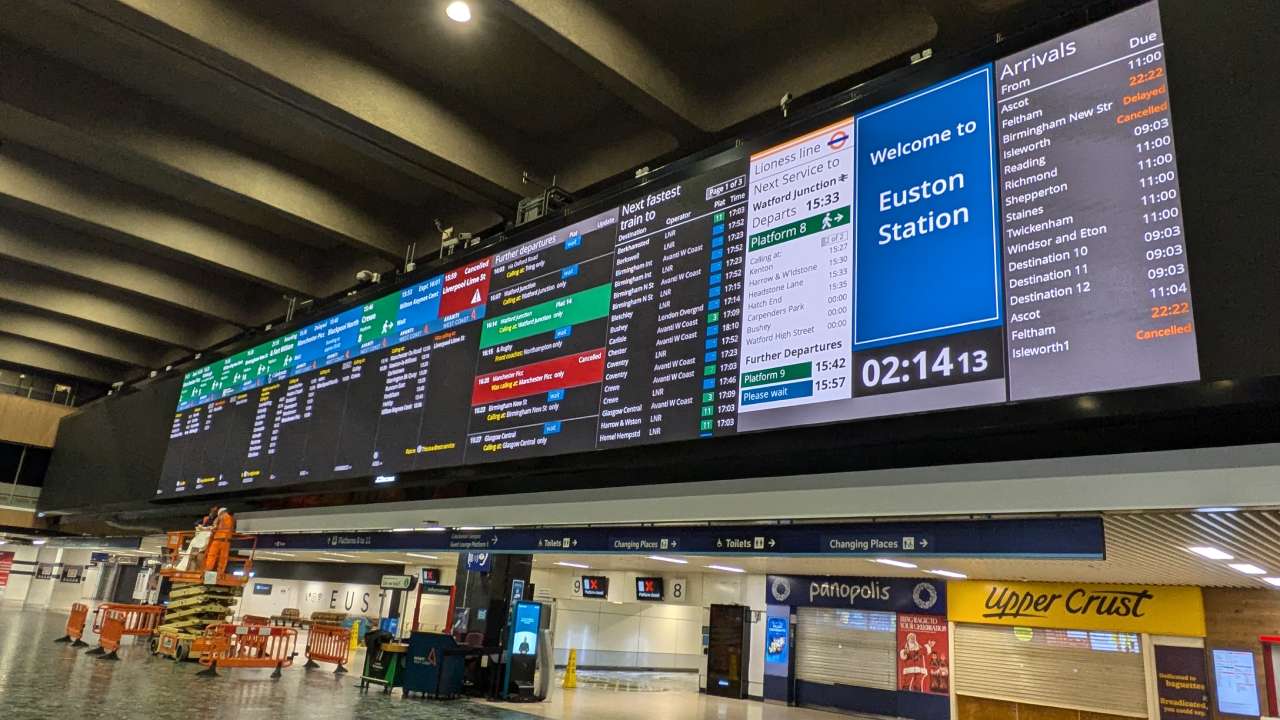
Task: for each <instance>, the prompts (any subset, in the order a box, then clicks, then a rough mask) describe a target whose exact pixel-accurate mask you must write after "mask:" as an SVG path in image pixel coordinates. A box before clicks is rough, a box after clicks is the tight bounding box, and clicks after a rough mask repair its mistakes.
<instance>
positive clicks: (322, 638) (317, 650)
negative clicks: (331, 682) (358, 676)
mask: <svg viewBox="0 0 1280 720" xmlns="http://www.w3.org/2000/svg"><path fill="white" fill-rule="evenodd" d="M306 654H307V664H306V665H305V666H304V667H306V668H307V669H308V670H310V669H312V668H318V667H320V666H319V665H317V664H316V661H317V660H318V661H320V662H327V663H333V664H335V665H337V666H338V669H337V670H334V671H333V673H334V674H335V675H337V674H340V673H344V672H346V671H347V668H346V667H344V666H345V665H346V664H347V662H348V661H349V660H350V659H351V631H350V630H348V629H346V628H344V627H342V626H341V625H312V626H311V631H310V632H309V633H307V650H306Z"/></svg>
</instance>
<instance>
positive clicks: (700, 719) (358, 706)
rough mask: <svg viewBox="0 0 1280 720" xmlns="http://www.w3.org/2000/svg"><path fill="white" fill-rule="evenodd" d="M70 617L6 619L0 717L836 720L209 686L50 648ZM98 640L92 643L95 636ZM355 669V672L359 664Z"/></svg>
mask: <svg viewBox="0 0 1280 720" xmlns="http://www.w3.org/2000/svg"><path fill="white" fill-rule="evenodd" d="M65 621H66V616H65V615H64V614H62V613H49V612H43V611H37V610H14V609H2V610H0V718H3V719H4V720H36V719H37V718H38V719H39V720H47V719H48V718H55V719H56V720H79V719H80V718H90V719H92V720H153V719H160V718H164V719H168V718H193V719H198V720H222V719H224V718H225V719H227V720H230V719H232V718H235V719H237V720H292V719H294V718H296V719H297V720H338V719H341V720H347V719H348V718H350V719H352V720H400V719H402V718H431V719H432V720H532V719H533V718H552V719H554V720H632V719H633V718H634V719H635V720H653V719H654V718H663V720H704V719H710V718H715V719H716V720H775V719H776V720H817V719H819V718H821V719H823V720H831V718H832V717H837V716H832V715H828V714H826V713H816V712H808V711H797V710H788V709H786V708H779V707H776V706H772V705H764V704H762V703H758V702H749V701H726V700H719V699H715V698H708V697H707V696H705V695H700V694H698V693H697V689H696V676H678V675H677V676H650V677H643V676H642V675H640V674H630V673H629V674H626V675H625V676H622V677H621V678H617V679H618V682H617V685H616V686H617V690H614V689H612V688H613V687H614V684H613V683H612V682H611V679H612V678H610V677H609V676H606V675H599V674H586V677H585V679H586V680H587V682H585V683H584V684H583V687H581V688H579V689H577V690H570V691H564V690H559V689H557V690H556V692H555V694H554V696H553V697H552V699H551V700H550V701H549V702H544V703H537V704H525V705H515V704H494V703H479V702H468V701H457V702H451V703H435V702H430V701H423V700H417V699H413V700H406V699H404V698H402V697H401V696H400V695H399V693H396V694H392V695H384V694H382V693H381V692H377V691H374V692H370V693H361V692H360V691H358V690H357V689H356V688H355V686H354V685H355V682H354V679H353V678H352V677H351V676H349V675H348V676H345V677H341V678H338V677H335V676H334V675H332V674H331V673H329V672H326V671H313V672H310V673H308V672H305V671H304V670H303V669H302V667H301V665H296V666H294V667H292V668H289V669H287V670H285V672H284V677H283V678H281V679H280V680H271V679H270V678H269V677H268V675H269V674H270V671H268V670H235V671H224V672H223V674H222V676H221V677H217V678H200V677H196V672H197V671H198V670H200V667H199V666H198V665H194V664H190V663H183V664H177V663H174V662H172V661H169V660H165V659H162V658H156V657H152V656H151V654H150V653H149V652H148V650H147V647H146V646H145V645H143V644H141V643H138V644H131V641H129V640H126V646H125V647H124V648H122V650H121V652H120V657H121V659H120V661H119V662H109V661H101V660H97V659H95V658H93V657H91V656H87V655H85V654H84V653H83V652H82V651H79V650H76V649H73V648H71V647H70V646H68V645H59V644H55V643H54V642H53V640H54V638H57V637H58V636H60V635H62V634H63V624H64V623H65ZM85 639H86V640H90V641H92V640H93V638H89V637H86V638H85ZM353 664H355V663H353Z"/></svg>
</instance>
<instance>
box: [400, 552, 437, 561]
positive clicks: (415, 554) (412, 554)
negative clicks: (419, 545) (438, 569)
mask: <svg viewBox="0 0 1280 720" xmlns="http://www.w3.org/2000/svg"><path fill="white" fill-rule="evenodd" d="M405 555H408V556H409V557H416V558H426V559H427V560H439V559H440V557H439V556H438V555H423V554H422V553H405Z"/></svg>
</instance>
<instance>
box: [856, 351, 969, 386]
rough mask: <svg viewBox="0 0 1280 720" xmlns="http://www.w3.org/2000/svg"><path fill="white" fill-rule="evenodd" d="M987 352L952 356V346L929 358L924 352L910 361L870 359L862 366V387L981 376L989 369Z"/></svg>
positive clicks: (903, 359) (892, 356)
mask: <svg viewBox="0 0 1280 720" xmlns="http://www.w3.org/2000/svg"><path fill="white" fill-rule="evenodd" d="M987 367H988V362H987V351H986V350H970V351H966V352H962V353H959V354H957V355H955V356H954V358H953V357H952V354H951V347H950V346H947V345H944V346H942V347H941V348H939V349H938V351H937V354H936V355H934V356H933V357H932V358H930V355H929V351H928V350H921V351H920V352H918V353H916V354H915V355H914V356H912V357H909V358H899V357H898V356H896V355H888V356H885V357H882V358H871V359H869V360H867V361H866V362H864V363H862V384H863V386H864V387H868V388H873V387H877V386H880V385H896V384H898V383H905V382H910V381H911V380H912V379H918V380H919V381H920V382H921V383H924V382H927V381H929V380H930V379H932V378H933V377H934V376H942V377H951V375H952V373H959V374H960V375H970V374H980V373H983V372H985V371H986V370H987Z"/></svg>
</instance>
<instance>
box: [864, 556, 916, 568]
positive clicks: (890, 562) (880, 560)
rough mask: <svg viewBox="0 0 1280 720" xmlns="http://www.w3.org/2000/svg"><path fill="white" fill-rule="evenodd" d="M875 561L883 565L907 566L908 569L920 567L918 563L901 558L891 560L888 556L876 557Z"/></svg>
mask: <svg viewBox="0 0 1280 720" xmlns="http://www.w3.org/2000/svg"><path fill="white" fill-rule="evenodd" d="M873 562H878V563H880V564H881V565H892V566H893V567H899V568H906V569H908V570H914V569H915V568H917V567H919V565H916V564H915V563H909V562H902V561H901V560H889V559H888V558H876V559H875V560H874V561H873Z"/></svg>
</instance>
